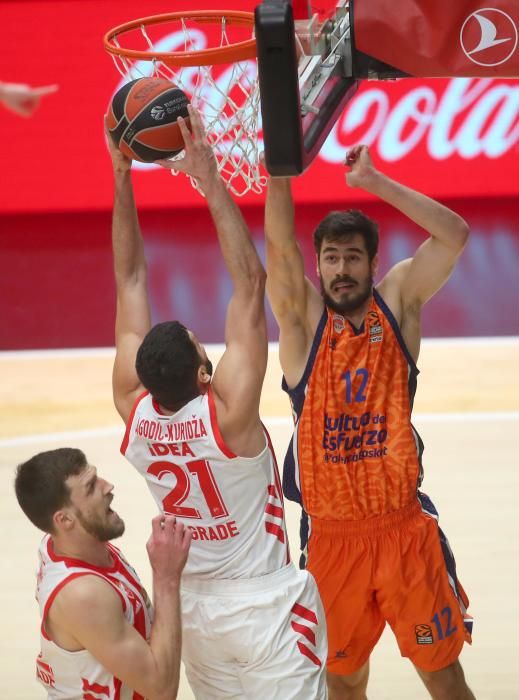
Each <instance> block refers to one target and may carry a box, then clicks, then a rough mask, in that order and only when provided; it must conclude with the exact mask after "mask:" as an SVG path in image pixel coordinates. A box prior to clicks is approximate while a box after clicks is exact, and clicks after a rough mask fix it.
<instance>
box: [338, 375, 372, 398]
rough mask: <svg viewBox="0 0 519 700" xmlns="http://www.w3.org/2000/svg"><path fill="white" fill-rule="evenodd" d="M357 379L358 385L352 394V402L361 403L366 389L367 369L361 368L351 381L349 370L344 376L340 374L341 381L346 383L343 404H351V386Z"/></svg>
mask: <svg viewBox="0 0 519 700" xmlns="http://www.w3.org/2000/svg"><path fill="white" fill-rule="evenodd" d="M358 377H360V383H359V385H358V387H357V390H356V391H355V393H354V397H353V402H354V403H363V402H364V401H365V400H366V394H365V393H364V391H365V389H366V384H367V383H368V377H369V372H368V370H367V369H364V368H363V367H361V368H360V369H358V370H357V371H356V372H355V377H354V378H353V379H352V376H351V372H350V370H349V369H347V370H346V372H344V374H341V379H344V381H345V382H346V396H345V399H344V401H345V403H352V400H351V399H352V384H353V382H354V381H355V380H356V379H357V378H358Z"/></svg>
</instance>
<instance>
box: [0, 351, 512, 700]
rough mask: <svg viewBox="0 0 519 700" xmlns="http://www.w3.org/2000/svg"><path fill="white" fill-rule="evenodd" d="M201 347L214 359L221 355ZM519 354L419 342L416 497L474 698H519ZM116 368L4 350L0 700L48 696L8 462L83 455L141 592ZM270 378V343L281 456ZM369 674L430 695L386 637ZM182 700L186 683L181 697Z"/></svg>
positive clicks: (85, 359)
mask: <svg viewBox="0 0 519 700" xmlns="http://www.w3.org/2000/svg"><path fill="white" fill-rule="evenodd" d="M208 352H209V356H210V357H211V359H212V360H213V362H214V361H215V360H217V358H218V354H219V352H220V349H219V348H212V349H211V348H208ZM518 360H519V338H510V339H503V340H501V341H496V340H491V339H487V340H485V339H481V340H472V341H461V340H459V341H458V340H457V341H429V342H425V343H424V346H423V348H422V354H421V358H420V362H419V366H420V369H421V371H422V374H421V376H420V377H419V385H418V394H417V399H416V403H415V420H414V423H415V425H416V427H417V429H418V430H419V432H420V434H421V435H422V438H423V439H424V442H425V446H426V449H425V454H424V466H425V482H424V486H423V490H424V491H425V492H426V493H428V494H429V495H430V496H431V497H432V499H433V500H434V502H435V504H436V506H437V508H438V510H439V512H440V522H441V525H442V527H443V529H444V531H445V532H446V534H447V536H448V537H449V540H450V543H451V546H452V548H453V550H454V553H455V556H456V560H457V565H458V575H459V578H460V580H461V581H462V583H463V584H464V586H465V588H466V590H467V592H468V594H469V597H470V599H471V607H470V612H471V613H472V615H473V616H474V618H475V623H474V642H473V645H472V647H466V648H465V650H464V651H463V654H462V663H463V666H464V668H465V672H466V675H467V678H468V679H469V682H470V685H471V687H472V688H473V690H474V692H475V695H476V697H477V698H478V700H517V699H519V664H518V661H517V659H518V654H519V641H518V638H519V637H518V634H517V627H518V625H519V593H518V592H519V522H518V521H519V518H518V515H517V512H518V505H517V504H518V497H517V494H518V493H519V457H518V453H517V448H516V444H515V438H516V436H517V435H518V434H519V369H518ZM112 361H113V351H112V350H101V351H76V352H74V351H71V352H61V353H60V352H48V353H46V352H43V353H32V352H28V353H0V376H1V382H0V480H1V490H0V526H1V531H2V538H1V540H0V557H1V559H0V560H1V562H2V578H1V581H2V589H1V590H2V603H3V622H2V634H1V635H0V658H1V660H2V669H3V672H2V680H3V687H4V690H3V691H2V693H1V695H2V697H3V698H6V699H8V700H33V699H34V700H38V698H44V697H45V693H44V691H43V690H42V689H41V688H40V686H39V685H38V684H37V683H36V681H35V679H34V659H35V657H36V655H37V652H38V612H37V606H36V602H35V600H34V585H35V577H34V572H35V566H36V549H37V546H38V543H39V540H40V535H39V533H38V531H37V530H35V529H34V527H33V526H32V525H31V524H30V523H29V522H28V521H26V519H25V516H23V514H22V513H21V511H20V510H19V508H18V504H17V503H16V500H15V498H14V494H13V488H12V480H13V470H14V467H15V466H16V464H17V463H19V462H21V461H24V460H25V459H27V458H29V457H30V456H32V455H33V454H35V453H36V452H39V451H41V450H44V449H52V448H55V447H63V446H74V447H76V446H77V447H80V448H81V449H83V450H84V451H85V452H86V454H87V456H88V458H89V460H90V461H91V462H92V463H94V464H96V465H97V466H98V468H99V471H100V473H101V474H103V476H106V477H107V478H108V479H110V480H111V481H112V482H113V483H114V484H115V500H114V507H115V508H117V510H118V512H119V513H120V514H121V516H122V517H123V518H124V519H125V521H126V533H125V535H124V536H123V537H122V538H121V540H119V542H118V544H120V546H121V548H122V549H123V551H124V552H125V553H126V555H127V556H128V558H129V559H130V561H132V563H133V564H134V565H135V567H136V568H137V570H138V571H139V573H140V574H141V578H142V579H143V582H144V583H145V585H146V586H147V587H148V589H151V586H150V574H149V566H148V563H147V557H146V552H145V542H146V540H147V538H148V535H149V524H150V520H151V518H152V517H153V515H154V514H155V506H154V503H153V501H152V499H151V496H150V495H149V494H148V490H147V488H146V487H145V484H144V482H143V481H142V479H141V477H139V476H138V475H137V473H136V472H135V471H134V470H133V468H132V467H131V466H130V465H129V464H128V463H126V462H125V460H124V459H123V458H122V457H121V456H120V454H119V452H118V447H119V444H120V440H121V437H122V432H123V429H122V424H120V422H119V419H118V416H117V414H116V413H115V411H114V409H113V408H112V405H111V390H110V372H111V364H112ZM279 383H280V370H279V366H278V363H277V360H276V352H275V348H272V349H271V356H270V361H269V370H268V375H267V380H266V384H265V390H264V395H263V402H262V413H263V416H264V418H265V422H266V424H267V426H268V428H269V429H270V431H271V436H272V439H273V443H274V446H275V449H276V452H277V455H278V459H279V460H282V456H283V454H284V450H285V447H286V444H287V442H288V439H289V435H290V417H289V409H288V403H287V401H286V398H285V396H284V395H283V394H282V392H281V391H280V389H279ZM287 517H288V525H289V530H290V539H291V545H292V552H293V554H297V550H298V548H297V526H298V511H297V508H296V507H294V506H293V505H292V504H288V505H287ZM371 668H372V670H371V682H370V687H369V698H370V700H420V699H421V698H424V699H425V698H427V697H428V696H427V695H426V693H425V691H424V689H423V688H422V686H421V684H420V683H419V681H418V680H417V678H416V675H415V673H414V671H413V669H412V667H411V666H410V664H409V662H408V661H407V660H405V659H402V658H401V657H400V655H399V652H398V648H397V646H396V643H395V641H394V639H393V636H392V634H391V632H390V631H389V632H388V631H387V630H386V633H385V634H384V636H383V637H382V640H381V641H380V643H379V645H378V646H377V648H376V650H375V652H374V654H373V656H372V665H371ZM192 698H193V695H192V694H191V692H190V690H189V687H188V686H187V683H186V682H185V679H183V680H182V684H181V690H180V693H179V699H180V700H191V699H192ZM258 700H259V699H258ZM261 700H268V699H261ZM302 700H305V699H302Z"/></svg>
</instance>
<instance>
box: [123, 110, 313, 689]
mask: <svg viewBox="0 0 519 700" xmlns="http://www.w3.org/2000/svg"><path fill="white" fill-rule="evenodd" d="M189 116H190V122H191V129H192V133H190V132H189V131H188V128H187V125H186V123H185V122H184V120H183V119H182V118H179V120H178V121H179V125H180V128H181V131H182V135H183V137H184V142H185V157H184V158H182V159H181V160H177V161H174V162H169V161H166V162H164V163H163V165H164V167H170V168H174V169H176V170H178V171H182V172H186V173H188V174H190V175H191V176H192V177H194V178H196V179H197V180H198V184H199V186H200V188H201V189H202V191H203V193H204V195H205V198H206V201H207V205H208V207H209V210H210V212H211V216H212V218H213V221H214V224H215V228H216V231H217V234H218V240H219V243H220V248H221V251H222V256H223V259H224V261H225V264H226V266H227V269H228V271H229V275H230V277H231V280H232V283H233V293H232V296H231V299H230V302H229V306H228V310H227V317H226V321H225V346H226V347H225V352H224V354H223V356H222V358H221V360H220V362H219V363H218V366H217V368H216V369H215V372H214V377H213V376H212V365H211V362H210V360H209V359H208V357H207V354H206V352H205V349H204V348H203V346H202V345H201V344H200V342H199V341H198V339H197V338H196V336H195V335H194V334H193V332H192V331H190V330H188V329H187V328H186V327H185V326H184V325H183V324H181V323H180V322H178V321H169V322H165V323H159V324H158V325H156V326H154V327H153V328H152V327H151V321H150V312H149V302H148V292H147V286H146V262H145V257H144V247H143V241H142V237H141V233H140V230H139V225H138V220H137V212H136V209H135V203H134V199H133V191H132V185H131V176H130V166H131V161H129V160H128V159H126V158H125V157H124V156H123V155H122V154H121V153H120V152H119V151H118V150H117V149H116V148H115V147H113V145H111V146H110V147H111V154H112V161H113V166H114V174H115V204H114V219H113V253H114V266H115V277H116V286H117V320H116V346H117V354H116V359H115V365H114V378H113V389H114V400H115V405H116V407H117V409H118V411H119V413H120V415H121V417H122V418H123V420H124V422H125V424H126V435H125V438H124V441H123V444H122V447H121V450H122V452H123V454H124V455H125V456H126V457H127V458H128V460H129V461H130V462H131V463H132V464H133V465H134V466H135V467H136V469H137V470H138V471H139V472H140V473H141V474H142V476H144V478H145V479H146V482H147V484H148V487H149V489H150V491H151V493H152V495H153V497H154V499H155V501H156V503H157V505H158V507H159V508H160V509H161V510H162V511H163V512H165V513H169V514H172V515H175V516H176V518H177V519H178V520H179V521H181V522H183V523H184V524H185V525H187V526H188V527H189V528H190V529H191V531H192V532H193V543H192V547H191V555H190V559H189V562H188V564H187V568H186V569H185V571H184V574H183V578H182V613H183V652H182V656H183V661H184V663H185V666H186V673H187V677H188V680H189V682H190V685H191V687H192V689H193V691H194V693H195V696H196V698H197V700H213V699H214V700H217V699H218V698H231V697H232V698H251V700H252V699H254V700H256V699H257V698H270V699H271V700H290V699H293V700H296V699H297V700H300V699H301V698H312V699H316V700H320V699H322V698H325V697H326V681H325V675H324V668H325V658H326V628H325V624H324V613H323V611H322V607H321V602H320V600H319V596H318V593H317V588H316V585H315V581H314V580H313V577H312V576H311V575H309V574H308V572H300V571H298V570H297V568H296V567H294V565H293V564H292V562H291V561H290V554H289V550H288V540H287V532H286V526H285V520H284V512H283V500H282V494H281V483H280V480H279V476H278V472H277V466H276V462H275V457H274V453H273V451H272V446H271V444H270V440H269V437H268V435H267V433H266V431H265V429H264V427H263V425H262V424H261V421H260V418H259V414H258V411H259V402H260V394H261V388H262V384H263V378H264V375H265V370H266V365H267V331H266V321H265V309H264V291H265V271H264V269H263V267H262V265H261V262H260V259H259V257H258V255H257V252H256V250H255V248H254V245H253V243H252V240H251V238H250V234H249V231H248V229H247V226H246V224H245V222H244V220H243V218H242V216H241V214H240V211H239V209H238V207H237V206H236V205H235V204H234V202H233V200H232V198H231V196H230V195H229V193H228V192H227V190H226V187H225V184H224V182H223V180H222V179H221V178H220V175H219V174H218V171H217V166H216V160H215V157H214V154H213V152H212V149H211V147H210V146H209V144H208V143H207V139H206V136H205V133H204V129H203V126H202V122H201V118H200V116H199V115H198V113H197V112H196V111H195V110H194V109H192V108H191V107H190V108H189ZM174 262H175V261H174V260H172V267H173V270H174ZM198 274H200V275H203V274H204V270H203V269H200V270H199V272H198ZM193 284H197V280H196V278H195V279H193ZM176 301H177V303H178V304H179V306H180V305H181V304H182V299H178V300H176ZM205 313H211V299H208V300H207V308H206V309H205ZM302 573H304V575H303V576H301V574H302Z"/></svg>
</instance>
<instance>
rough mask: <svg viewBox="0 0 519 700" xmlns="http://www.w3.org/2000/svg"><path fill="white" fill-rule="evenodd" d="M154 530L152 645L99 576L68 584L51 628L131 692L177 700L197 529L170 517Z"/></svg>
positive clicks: (161, 519)
mask: <svg viewBox="0 0 519 700" xmlns="http://www.w3.org/2000/svg"><path fill="white" fill-rule="evenodd" d="M152 528H153V529H152V534H151V537H150V539H149V541H148V545H147V549H148V554H149V557H150V562H151V565H152V568H153V597H154V608H155V612H154V620H153V624H152V630H151V638H150V642H149V643H148V642H147V641H146V640H145V639H144V637H142V636H141V635H140V634H139V632H137V630H136V629H135V627H133V626H132V625H131V624H130V623H129V622H128V620H127V619H126V618H125V616H124V613H123V606H122V604H121V597H120V596H119V595H118V594H117V593H116V591H115V589H114V588H113V587H112V586H111V585H110V584H109V583H107V582H106V581H105V580H104V579H102V578H100V577H99V576H80V577H78V578H77V579H76V580H74V581H70V582H69V583H67V585H66V586H64V587H63V588H62V590H61V591H60V592H59V593H58V594H57V596H56V598H55V600H54V602H53V604H52V607H51V608H50V612H49V621H48V624H49V625H50V628H51V629H52V630H54V631H55V634H56V633H57V634H59V635H63V634H66V635H67V639H68V640H70V642H71V641H72V640H74V645H75V646H76V645H80V646H81V647H82V648H84V649H87V650H88V651H89V652H90V653H91V654H92V656H94V657H95V659H96V660H97V661H98V662H99V663H100V664H101V665H102V666H103V667H104V668H106V669H107V670H108V671H109V672H110V673H111V674H113V675H114V676H115V677H116V678H118V679H119V680H120V681H122V683H124V685H125V686H127V687H128V688H131V689H132V690H134V691H136V692H137V693H140V694H141V695H142V696H144V697H146V698H147V699H148V700H173V699H174V698H176V696H177V692H178V684H179V678H180V657H181V642H182V639H181V621H180V576H181V573H182V569H183V568H184V565H185V563H186V559H187V555H188V552H189V545H190V542H191V531H190V530H189V529H188V528H186V527H184V525H182V524H181V523H177V522H176V520H175V518H173V517H170V516H164V515H157V516H156V517H155V518H154V519H153V521H152ZM70 642H69V643H70Z"/></svg>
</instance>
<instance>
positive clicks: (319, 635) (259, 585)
mask: <svg viewBox="0 0 519 700" xmlns="http://www.w3.org/2000/svg"><path fill="white" fill-rule="evenodd" d="M182 634H183V638H182V659H183V661H184V664H185V667H186V674H187V678H188V680H189V683H190V685H191V688H192V690H193V692H194V694H195V697H196V699H197V700H220V699H221V698H226V700H230V699H231V698H235V699H236V700H238V698H240V700H244V699H245V698H250V700H325V699H326V697H327V691H326V655H327V643H326V622H325V616H324V611H323V607H322V604H321V599H320V598H319V593H318V592H317V586H316V584H315V581H314V579H313V577H312V575H311V574H310V573H308V572H307V571H299V570H298V569H296V568H295V566H294V565H293V564H289V565H288V566H286V567H284V568H283V569H280V570H279V571H276V572H275V573H273V574H269V575H267V576H260V577H257V578H253V579H234V580H232V579H231V580H229V579H225V580H212V581H211V580H209V581H206V580H201V579H193V578H192V577H189V578H187V579H185V580H183V581H182Z"/></svg>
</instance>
